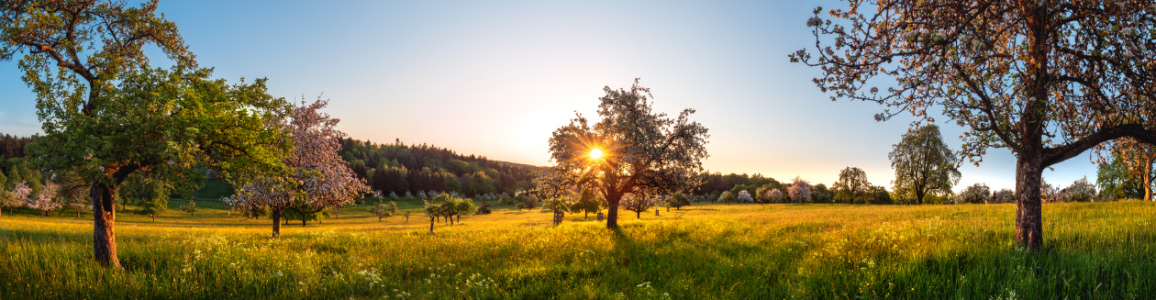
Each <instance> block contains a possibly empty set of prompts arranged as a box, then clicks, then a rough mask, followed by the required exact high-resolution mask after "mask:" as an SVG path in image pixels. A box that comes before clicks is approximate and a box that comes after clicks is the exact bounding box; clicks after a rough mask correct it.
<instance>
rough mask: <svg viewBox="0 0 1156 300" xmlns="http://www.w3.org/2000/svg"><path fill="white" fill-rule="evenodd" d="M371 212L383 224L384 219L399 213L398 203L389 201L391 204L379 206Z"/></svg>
mask: <svg viewBox="0 0 1156 300" xmlns="http://www.w3.org/2000/svg"><path fill="white" fill-rule="evenodd" d="M370 212H372V213H373V215H375V216H377V221H378V222H381V219H382V218H386V217H392V216H393V214H394V213H395V212H397V203H394V202H393V201H389V204H384V203H382V204H378V205H376V206H374V207H373V210H371V211H370Z"/></svg>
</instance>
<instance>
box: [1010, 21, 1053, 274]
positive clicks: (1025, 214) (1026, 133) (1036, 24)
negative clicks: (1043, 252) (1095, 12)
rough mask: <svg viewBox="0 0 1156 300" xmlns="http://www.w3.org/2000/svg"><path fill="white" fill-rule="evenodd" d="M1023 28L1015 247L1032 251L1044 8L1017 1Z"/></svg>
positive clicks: (1045, 49) (1043, 94)
mask: <svg viewBox="0 0 1156 300" xmlns="http://www.w3.org/2000/svg"><path fill="white" fill-rule="evenodd" d="M1019 5H1021V6H1023V7H1020V9H1021V10H1022V11H1023V12H1024V23H1025V25H1026V27H1027V52H1028V53H1027V57H1026V62H1025V66H1024V69H1026V70H1025V71H1026V72H1025V73H1026V74H1025V75H1026V79H1025V80H1024V89H1025V91H1024V92H1025V93H1024V97H1026V99H1024V100H1025V101H1026V103H1025V104H1024V107H1023V109H1022V112H1021V116H1020V120H1019V124H1017V125H1016V126H1017V128H1016V130H1018V131H1019V138H1018V139H1019V144H1020V145H1019V147H1018V148H1019V149H1014V150H1015V154H1016V235H1015V244H1016V246H1018V247H1020V248H1022V249H1025V250H1027V251H1035V250H1037V249H1039V248H1040V245H1041V244H1043V240H1044V235H1043V231H1044V229H1043V212H1042V207H1041V202H1040V187H1041V185H1042V183H1043V168H1044V167H1045V166H1044V164H1043V152H1044V151H1043V150H1044V144H1043V135H1044V132H1045V131H1044V124H1045V117H1046V114H1045V111H1046V110H1047V101H1048V100H1047V99H1049V97H1050V95H1049V93H1048V84H1049V82H1048V81H1049V80H1051V79H1050V76H1049V73H1048V65H1047V63H1048V55H1049V52H1051V49H1049V47H1050V45H1049V43H1050V41H1049V36H1050V35H1051V34H1052V33H1051V32H1050V28H1049V26H1048V25H1049V24H1048V23H1049V22H1050V17H1049V16H1050V13H1051V12H1049V11H1048V9H1047V8H1045V7H1043V5H1044V4H1040V3H1037V2H1035V1H1020V2H1019Z"/></svg>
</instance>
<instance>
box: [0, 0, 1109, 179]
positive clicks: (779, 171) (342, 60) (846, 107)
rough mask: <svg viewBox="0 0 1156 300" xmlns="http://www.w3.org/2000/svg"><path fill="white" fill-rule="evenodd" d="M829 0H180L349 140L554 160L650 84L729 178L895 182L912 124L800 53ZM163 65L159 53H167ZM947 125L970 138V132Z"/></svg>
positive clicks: (202, 46)
mask: <svg viewBox="0 0 1156 300" xmlns="http://www.w3.org/2000/svg"><path fill="white" fill-rule="evenodd" d="M845 5H846V4H844V3H840V2H836V1H813V0H812V1H806V0H801V1H565V2H563V1H477V2H465V1H238V0H232V1H173V0H167V1H166V0H162V1H161V3H160V5H159V10H160V11H161V12H163V13H164V16H165V18H167V19H168V20H171V21H173V22H175V23H176V24H177V26H178V28H179V30H180V34H181V35H182V36H183V37H184V39H185V41H186V43H187V44H188V45H189V47H190V50H191V51H192V52H193V53H194V54H196V55H197V61H198V62H199V63H200V64H201V65H202V66H211V67H215V73H214V75H215V76H216V77H218V78H225V79H228V80H230V81H236V80H239V79H240V78H242V77H243V78H246V79H253V78H262V77H263V78H268V85H269V91H270V93H271V94H273V95H275V96H279V97H285V98H286V99H289V100H290V101H295V102H299V101H301V100H308V101H312V100H314V99H317V98H318V97H321V98H325V99H329V100H330V102H329V107H327V109H326V111H327V112H328V113H329V114H330V115H332V116H334V117H337V118H340V119H341V123H340V124H339V126H338V127H339V129H341V130H343V131H345V132H346V133H347V134H348V135H349V136H350V137H353V138H356V139H363V140H365V139H368V140H371V141H374V142H378V143H387V142H393V141H394V140H395V139H400V140H401V141H402V142H404V143H407V144H415V143H416V144H421V143H427V144H432V145H436V146H439V147H446V148H449V149H452V150H455V151H457V152H458V153H462V154H477V155H481V156H486V157H488V158H490V159H496V160H504V161H510V162H517V163H525V164H532V165H539V166H547V165H550V161H549V152H548V149H549V148H548V140H549V138H550V134H551V132H553V131H554V130H555V129H557V128H558V127H561V126H564V125H566V124H567V123H568V122H569V120H570V119H571V118H572V117H573V116H574V114H575V113H576V112H577V113H581V114H583V115H585V116H587V117H590V118H596V114H595V109H596V107H597V105H598V97H599V96H602V95H604V92H603V90H602V89H603V87H604V86H609V87H611V88H615V89H617V88H629V87H630V85H631V83H632V82H633V80H634V78H641V84H642V85H643V86H645V87H649V88H651V89H652V93H653V94H654V96H655V98H654V107H655V110H656V111H660V112H666V113H668V114H671V115H677V113H678V112H680V111H681V110H683V109H685V108H693V109H696V110H697V113H695V114H694V115H693V117H692V119H693V120H695V121H698V122H700V123H702V124H703V125H704V126H706V127H707V128H709V129H710V138H709V143H708V144H707V150H708V151H709V153H710V157H709V158H707V159H706V160H705V162H704V165H705V167H706V168H707V169H709V170H711V171H717V172H722V173H724V174H725V173H747V174H755V173H760V174H763V175H764V176H770V177H773V178H776V179H779V180H780V181H786V180H790V179H791V178H794V177H795V176H800V177H802V178H803V179H807V180H810V181H811V182H812V183H826V184H828V185H830V184H831V183H832V182H834V181H835V180H836V179H837V178H838V173H839V171H840V170H841V169H843V168H845V167H848V166H852V167H859V168H862V169H863V170H864V171H865V172H866V173H867V177H868V179H869V180H870V181H871V183H872V184H875V185H882V186H886V187H890V186H891V181H892V180H893V179H894V171H893V170H892V169H891V167H890V161H889V160H888V157H887V154H888V152H890V151H891V147H892V145H893V144H895V143H897V142H898V141H899V140H900V137H901V135H902V134H903V133H905V132H906V130H907V128H908V125H909V123H910V122H911V121H913V120H914V119H913V118H912V117H911V116H909V115H901V116H899V117H895V118H893V119H891V120H889V121H886V122H877V121H875V119H874V115H875V114H876V113H879V112H881V111H882V107H881V106H879V105H877V104H873V103H864V102H852V101H847V100H839V101H834V102H832V101H830V97H829V95H826V94H824V93H822V92H821V91H820V90H819V89H818V88H817V87H816V86H815V85H814V84H813V83H812V82H811V79H812V78H814V77H816V76H818V75H819V72H820V70H818V69H817V68H811V67H807V66H805V65H802V64H792V63H790V62H789V60H788V58H787V54H788V53H792V52H794V51H796V50H799V49H801V48H804V47H807V46H808V45H810V46H813V45H814V43H815V40H814V36H812V35H811V31H810V29H809V28H808V27H806V26H805V23H806V20H807V18H809V17H811V16H812V14H811V11H812V10H813V9H814V8H815V7H816V6H823V7H826V8H835V7H840V6H845ZM151 54H152V55H151V57H154V62H156V63H158V64H163V63H164V62H163V60H162V59H160V58H161V57H163V56H162V55H161V54H160V53H159V51H155V50H154V51H151ZM20 77H21V72H20V71H19V70H18V68H17V64H16V61H15V60H14V61H0V133H10V134H17V135H32V134H36V133H40V132H41V130H40V129H39V128H40V123H39V121H38V120H37V118H36V114H35V113H36V109H35V96H34V95H33V94H32V92H31V90H30V89H29V88H28V87H27V86H26V85H25V84H24V83H23V81H22V80H21V79H20ZM937 121H939V125H940V127H941V129H942V130H943V135H944V138H945V139H946V142H947V143H948V145H949V146H951V147H953V148H955V149H957V150H958V149H959V147H960V145H962V142H961V141H960V139H959V135H960V134H962V133H963V132H964V130H963V128H961V127H959V126H957V125H955V124H954V122H951V123H944V122H947V121H948V120H947V119H946V118H939V119H938V120H937ZM1014 165H1015V158H1014V156H1013V155H1012V154H1011V152H1009V151H1008V150H1006V149H993V150H991V151H989V153H988V154H987V155H986V156H985V157H984V160H983V162H982V164H981V165H980V166H979V167H975V166H974V165H972V164H970V163H966V162H965V165H964V166H963V168H961V172H962V174H963V177H962V178H961V180H960V182H959V184H958V185H957V186H956V190H957V191H959V190H961V189H962V188H963V187H965V186H968V185H971V184H973V183H979V182H983V183H986V184H987V185H988V186H989V187H991V188H992V190H993V191H994V190H998V189H1003V188H1013V189H1014V187H1015V167H1014ZM1095 174H1096V167H1095V165H1093V164H1092V163H1091V162H1090V159H1089V154H1088V153H1085V154H1084V155H1080V156H1077V157H1075V158H1072V159H1070V160H1068V161H1066V162H1063V163H1060V164H1058V165H1055V166H1053V167H1052V168H1051V169H1050V170H1046V171H1045V172H1044V177H1045V180H1046V181H1047V182H1049V183H1052V184H1058V185H1061V186H1066V185H1068V184H1070V183H1071V182H1072V181H1074V180H1077V179H1080V178H1083V177H1085V176H1087V177H1088V180H1089V181H1093V182H1094V181H1095Z"/></svg>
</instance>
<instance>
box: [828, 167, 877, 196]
mask: <svg viewBox="0 0 1156 300" xmlns="http://www.w3.org/2000/svg"><path fill="white" fill-rule="evenodd" d="M831 188H832V189H834V190H835V201H837V202H843V203H863V202H866V199H867V193H868V192H870V191H869V190H870V189H871V183H870V182H867V172H863V169H860V168H856V167H847V168H845V169H843V170H842V171H839V181H836V182H835V184H834V185H832V186H831Z"/></svg>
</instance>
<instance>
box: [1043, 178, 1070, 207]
mask: <svg viewBox="0 0 1156 300" xmlns="http://www.w3.org/2000/svg"><path fill="white" fill-rule="evenodd" d="M1063 196H1064V194H1063V192H1062V191H1061V190H1060V188H1059V187H1058V186H1055V185H1052V184H1050V183H1048V182H1047V181H1044V182H1043V184H1040V197H1041V198H1040V199H1042V200H1043V201H1044V202H1060V201H1064V197H1063Z"/></svg>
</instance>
